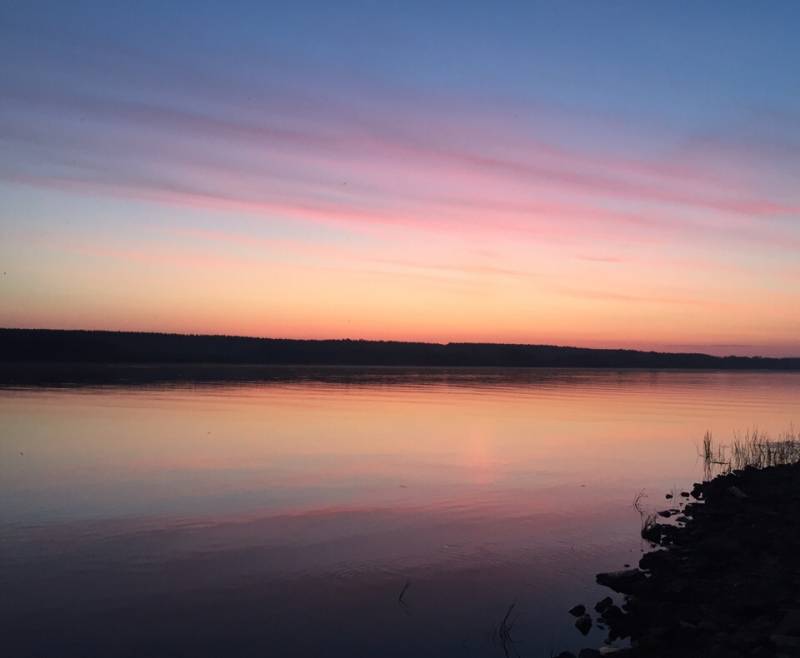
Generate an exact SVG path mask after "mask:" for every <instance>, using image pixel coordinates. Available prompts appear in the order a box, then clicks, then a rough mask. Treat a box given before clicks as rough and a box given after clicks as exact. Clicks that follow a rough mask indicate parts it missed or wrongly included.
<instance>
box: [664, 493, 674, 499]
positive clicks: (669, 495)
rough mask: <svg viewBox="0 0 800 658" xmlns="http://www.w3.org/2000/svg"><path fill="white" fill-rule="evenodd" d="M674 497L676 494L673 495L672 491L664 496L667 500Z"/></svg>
mask: <svg viewBox="0 0 800 658" xmlns="http://www.w3.org/2000/svg"><path fill="white" fill-rule="evenodd" d="M673 497H674V496H673V495H672V494H671V493H669V494H667V495H666V496H664V498H666V499H667V500H672V499H673Z"/></svg>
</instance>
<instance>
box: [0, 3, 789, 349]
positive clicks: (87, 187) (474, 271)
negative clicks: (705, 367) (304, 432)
mask: <svg viewBox="0 0 800 658" xmlns="http://www.w3.org/2000/svg"><path fill="white" fill-rule="evenodd" d="M178 4H179V3H170V2H97V3H93V2H51V3H45V2H36V1H33V0H32V1H30V2H21V1H12V0H5V1H4V2H2V3H0V85H1V86H0V89H1V91H0V326H5V327H54V328H102V329H133V330H148V331H149V330H156V331H176V332H192V333H226V334H245V335H257V336H281V337H303V338H308V337H320V338H323V337H325V338H338V337H351V338H380V339H400V340H430V341H437V342H448V341H492V342H524V343H555V344H577V345H585V346H592V347H595V346H608V347H616V346H625V347H635V348H647V349H651V348H652V349H670V350H673V349H675V350H678V349H680V350H687V349H688V350H701V351H707V352H712V353H717V354H729V353H736V354H765V355H789V354H793V355H800V39H798V29H800V2H793V1H792V2H785V3H781V2H777V1H775V2H767V3H758V2H737V1H734V0H732V1H730V2H724V3H722V2H720V3H712V2H701V3H696V2H685V3H684V2H669V3H647V2H615V1H611V0H609V1H607V2H599V1H598V2H569V1H565V2H556V1H555V0H554V1H552V2H519V3H512V2H498V3H490V2H475V3H473V2H466V1H463V0H462V1H461V2H454V3H444V2H441V3H431V2H419V3H416V2H410V1H405V2H396V3H395V2H345V1H341V0H340V1H336V2H330V1H326V2H318V3H311V2H286V3H270V2H199V1H198V2H196V3H192V4H186V5H184V6H183V8H179V7H178ZM187 7H191V9H190V10H189V9H187Z"/></svg>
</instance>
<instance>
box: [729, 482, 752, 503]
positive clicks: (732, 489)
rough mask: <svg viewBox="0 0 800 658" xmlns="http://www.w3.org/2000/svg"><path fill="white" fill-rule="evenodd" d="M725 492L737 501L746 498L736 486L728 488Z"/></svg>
mask: <svg viewBox="0 0 800 658" xmlns="http://www.w3.org/2000/svg"><path fill="white" fill-rule="evenodd" d="M727 492H728V493H729V494H730V495H731V496H734V497H735V498H738V499H739V500H744V499H745V498H747V494H746V493H745V492H744V491H742V490H741V489H740V488H739V487H737V486H736V485H734V486H732V487H728V489H727Z"/></svg>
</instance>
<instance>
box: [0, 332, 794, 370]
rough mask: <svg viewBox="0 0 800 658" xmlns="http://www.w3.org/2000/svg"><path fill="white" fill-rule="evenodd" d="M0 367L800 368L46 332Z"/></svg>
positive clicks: (598, 353) (770, 361) (560, 351)
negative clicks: (47, 364)
mask: <svg viewBox="0 0 800 658" xmlns="http://www.w3.org/2000/svg"><path fill="white" fill-rule="evenodd" d="M0 362H4V363H15V364H20V363H33V362H38V363H60V364H65V363H91V364H100V363H106V364H122V363H126V364H157V363H164V364H226V365H234V364H258V365H350V366H417V367H419V366H446V367H459V366H470V367H484V366H494V367H526V368H561V367H574V368H680V369H701V368H706V369H731V370H732V369H742V370H755V369H765V370H795V369H800V358H785V359H777V358H760V357H741V356H728V357H715V356H709V355H707V354H680V353H678V354H675V353H666V352H642V351H636V350H611V349H587V348H579V347H556V346H552V345H506V344H494V343H448V344H446V345H441V344H436V343H405V342H394V341H367V340H289V339H276V338H244V337H238V336H195V335H181V334H161V333H136V332H116V331H73V330H49V329H0Z"/></svg>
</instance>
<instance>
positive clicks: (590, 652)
mask: <svg viewBox="0 0 800 658" xmlns="http://www.w3.org/2000/svg"><path fill="white" fill-rule="evenodd" d="M578 658H603V654H602V653H600V651H598V650H597V649H581V650H580V651H579V652H578Z"/></svg>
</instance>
